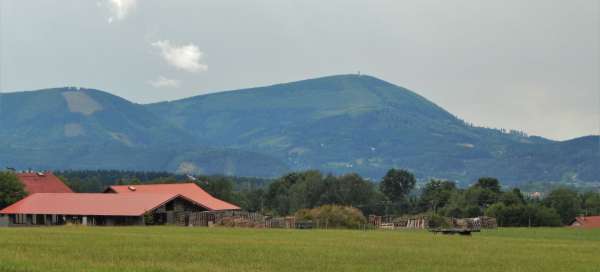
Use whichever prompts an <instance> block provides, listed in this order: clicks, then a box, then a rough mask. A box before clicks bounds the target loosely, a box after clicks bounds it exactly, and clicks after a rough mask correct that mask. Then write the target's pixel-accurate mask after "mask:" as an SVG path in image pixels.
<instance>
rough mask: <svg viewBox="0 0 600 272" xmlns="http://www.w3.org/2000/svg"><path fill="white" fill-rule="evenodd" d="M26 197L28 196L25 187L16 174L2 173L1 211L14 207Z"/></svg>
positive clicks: (0, 179) (0, 180) (0, 176)
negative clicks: (14, 204) (13, 205)
mask: <svg viewBox="0 0 600 272" xmlns="http://www.w3.org/2000/svg"><path fill="white" fill-rule="evenodd" d="M25 196H27V193H26V192H25V187H24V186H23V184H22V183H21V182H20V181H19V178H17V176H16V175H15V174H13V173H11V172H0V209H3V208H5V207H7V206H10V205H12V204H13V203H15V202H17V201H19V200H21V199H23V198H24V197H25Z"/></svg>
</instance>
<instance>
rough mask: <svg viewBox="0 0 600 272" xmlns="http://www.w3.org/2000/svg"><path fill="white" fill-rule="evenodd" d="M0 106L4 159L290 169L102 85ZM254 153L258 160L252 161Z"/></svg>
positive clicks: (236, 170)
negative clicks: (200, 134) (198, 132)
mask: <svg viewBox="0 0 600 272" xmlns="http://www.w3.org/2000/svg"><path fill="white" fill-rule="evenodd" d="M0 113H1V114H0V128H1V129H0V167H16V168H20V169H27V168H34V169H136V170H170V171H177V170H183V169H190V168H191V169H193V170H195V171H198V172H203V173H206V174H220V173H228V174H236V175H261V176H262V175H264V176H275V175H277V174H279V173H281V172H282V171H285V170H286V169H287V166H285V164H283V163H281V162H279V161H278V160H276V159H273V158H271V157H269V156H266V155H262V154H256V153H253V152H246V151H239V150H229V149H215V148H211V147H209V146H206V145H201V144H200V143H199V142H198V141H196V140H195V139H194V137H193V136H191V135H189V134H188V133H187V132H185V131H184V130H181V129H179V128H177V127H175V126H173V125H171V124H170V123H169V122H166V121H164V120H162V119H161V118H159V117H158V116H156V115H154V114H153V113H152V112H150V111H148V110H147V109H146V108H145V107H143V106H141V105H138V104H134V103H131V102H129V101H126V100H124V99H122V98H119V97H116V96H114V95H111V94H108V93H105V92H101V91H98V90H90V89H75V88H57V89H48V90H41V91H32V92H19V93H8V94H1V96H0ZM248 158H252V160H250V161H249V162H246V160H247V159H248ZM267 163H268V165H266V166H265V164H267ZM198 165H201V166H198Z"/></svg>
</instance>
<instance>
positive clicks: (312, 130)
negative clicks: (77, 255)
mask: <svg viewBox="0 0 600 272" xmlns="http://www.w3.org/2000/svg"><path fill="white" fill-rule="evenodd" d="M52 92H59V93H60V96H58V97H59V98H56V97H54V98H52V99H49V98H47V97H46V96H48V95H49V94H51V93H52ZM65 93H67V94H66V95H65ZM81 94H84V95H81ZM86 96H87V97H88V98H90V99H88V98H85V97H86ZM104 96H110V97H111V99H109V98H108V97H106V98H103V97H104ZM3 97H4V98H3V99H2V100H1V101H0V103H4V104H6V103H9V104H11V105H12V106H9V107H13V108H12V109H13V110H14V112H13V111H10V112H9V113H8V115H6V114H5V113H4V112H3V116H0V122H2V123H0V124H1V126H2V129H3V130H4V131H5V133H4V134H0V141H2V142H3V143H6V144H7V145H8V146H11V147H12V149H11V150H12V152H13V154H15V153H18V152H19V150H20V149H19V147H31V146H36V150H38V151H37V152H42V153H43V152H44V150H47V149H49V150H52V153H53V154H54V155H55V156H58V157H64V156H66V155H65V154H66V153H68V152H66V153H65V152H64V151H61V148H59V149H57V148H56V147H57V146H60V147H62V149H64V150H73V149H77V148H78V147H79V146H80V145H84V146H87V148H88V149H94V148H102V146H103V145H109V146H110V145H113V144H117V145H121V146H124V148H129V149H132V152H133V151H135V152H142V153H144V152H153V154H156V156H157V158H155V159H154V160H155V161H153V162H147V164H145V165H146V167H144V169H146V168H151V169H155V170H169V171H176V170H179V171H196V172H204V173H226V174H235V175H251V176H265V175H267V176H273V175H277V174H281V173H283V172H284V171H288V170H303V169H320V170H322V171H325V172H331V173H347V172H357V173H360V174H362V175H364V176H367V177H372V178H379V177H381V176H382V175H383V174H384V173H385V171H387V170H388V169H389V168H391V167H397V168H407V169H409V170H411V171H413V172H415V173H416V174H417V176H418V177H420V178H423V179H425V178H434V177H435V178H447V179H453V180H458V181H462V182H470V181H472V180H473V179H475V178H477V177H479V176H496V177H499V178H501V179H502V180H503V182H505V183H512V184H516V183H519V182H525V181H533V180H540V181H550V180H551V181H559V180H583V181H592V180H597V177H598V176H600V167H598V162H599V161H600V158H599V155H598V151H597V150H598V149H597V146H596V145H597V143H598V142H597V140H596V139H597V138H598V137H589V138H590V139H588V138H582V139H576V140H573V141H566V142H555V141H550V140H547V139H544V138H541V137H529V136H527V135H524V134H523V133H518V132H511V133H506V132H504V131H500V130H494V129H487V128H481V127H474V126H471V125H469V124H467V123H465V122H464V121H462V120H460V119H458V118H456V117H455V116H453V115H452V114H450V113H448V112H447V111H445V110H444V109H442V108H441V107H439V106H437V105H435V104H434V103H432V102H430V101H428V100H427V99H425V98H423V97H421V96H419V95H418V94H416V93H414V92H412V91H410V90H407V89H405V88H402V87H399V86H396V85H394V84H391V83H389V82H386V81H383V80H380V79H377V78H375V77H371V76H366V75H339V76H329V77H322V78H317V79H309V80H303V81H297V82H291V83H285V84H277V85H272V86H267V87H260V88H251V89H243V90H235V91H226V92H220V93H213V94H208V95H200V96H195V97H191V98H186V99H182V100H177V101H172V102H162V103H155V104H150V105H137V104H132V103H129V102H127V101H125V100H122V99H120V98H117V97H114V96H111V95H109V94H106V93H101V92H98V91H91V90H90V91H83V92H82V91H79V92H73V91H67V90H64V89H63V90H62V91H56V90H54V91H52V90H43V91H36V92H26V93H12V94H4V95H3ZM22 97H23V98H24V97H27V99H23V98H22ZM11 99H12V100H11ZM36 99H37V100H36ZM7 101H8V102H7ZM10 101H13V102H10ZM27 101H44V104H43V106H42V107H35V106H28V105H30V104H31V103H33V104H36V103H34V102H27ZM69 103H71V104H69ZM73 103H74V104H73ZM0 110H3V111H6V110H7V108H0ZM42 112H43V113H42ZM35 116H38V117H35ZM158 116H160V118H159V117H158ZM27 118H29V119H27ZM31 120H34V121H33V122H37V123H36V124H39V125H40V126H41V127H48V126H50V127H52V128H53V131H54V132H53V133H54V134H52V135H54V136H53V137H50V138H44V137H39V136H40V135H43V134H44V133H41V134H40V135H38V134H35V133H34V132H32V128H31V126H30V125H29V124H31V123H32V121H31ZM88 121H89V122H88ZM73 124H75V125H73ZM77 124H80V126H77ZM11 131H17V132H20V133H21V134H18V135H19V136H14V137H12V138H11V136H10V135H13V133H12V132H11ZM61 133H62V134H61ZM91 135H100V136H102V137H100V138H97V139H94V138H90V137H91ZM78 137H82V139H81V141H84V142H80V141H79V140H76V139H77V138H78ZM48 139H51V141H50V142H49V141H48ZM94 143H97V144H94ZM45 144H49V145H51V147H50V146H45ZM207 150H210V152H208V151H207ZM223 152H225V153H226V154H228V155H223ZM80 154H83V155H84V156H85V154H86V153H85V152H84V151H83V150H82V151H81V153H80ZM199 154H201V156H200V155H199ZM74 155H77V154H69V156H74ZM13 156H17V155H13ZM198 156H200V157H201V158H199V157H198ZM17 157H18V156H17ZM2 158H4V159H2ZM10 158H11V156H6V155H0V163H7V164H10V163H8V160H10ZM101 158H102V157H100V158H98V159H97V160H98V162H97V163H98V165H101V166H103V167H105V168H106V167H111V168H121V167H132V166H133V167H139V166H136V165H131V164H122V162H120V161H119V159H115V158H112V157H111V158H112V160H111V161H110V162H109V161H107V160H102V159H101ZM145 158H146V157H145ZM2 160H7V162H3V161H2ZM148 160H151V159H150V158H147V159H146V160H144V161H148ZM65 161H69V162H68V163H65V164H64V165H60V164H59V165H53V167H55V168H82V167H89V164H86V165H82V164H81V163H79V162H78V161H77V160H65ZM158 161H160V162H158ZM92 162H94V160H91V161H89V163H92ZM23 163H26V161H23ZM40 163H42V162H40Z"/></svg>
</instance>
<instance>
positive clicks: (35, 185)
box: [16, 172, 73, 195]
mask: <svg viewBox="0 0 600 272" xmlns="http://www.w3.org/2000/svg"><path fill="white" fill-rule="evenodd" d="M16 176H17V177H18V178H19V181H21V183H23V186H25V191H27V193H28V194H30V195H31V194H37V193H73V191H72V190H71V188H69V186H67V185H65V184H64V183H63V182H62V181H61V180H60V179H59V178H58V177H57V176H55V175H54V174H52V173H51V172H27V173H16Z"/></svg>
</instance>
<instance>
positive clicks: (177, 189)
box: [104, 183, 240, 211]
mask: <svg viewBox="0 0 600 272" xmlns="http://www.w3.org/2000/svg"><path fill="white" fill-rule="evenodd" d="M104 192H105V193H117V194H145V193H171V194H179V195H182V196H184V197H186V198H188V199H190V200H192V201H195V202H196V203H198V204H199V205H200V206H202V207H204V209H206V210H208V211H220V210H239V209H240V207H238V206H236V205H233V204H231V203H228V202H225V201H223V200H220V199H218V198H215V197H213V196H211V195H210V194H209V193H207V192H206V191H204V190H203V189H202V188H200V187H198V185H196V184H195V183H173V184H145V185H115V186H110V187H108V188H107V189H106V190H105V191H104Z"/></svg>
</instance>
